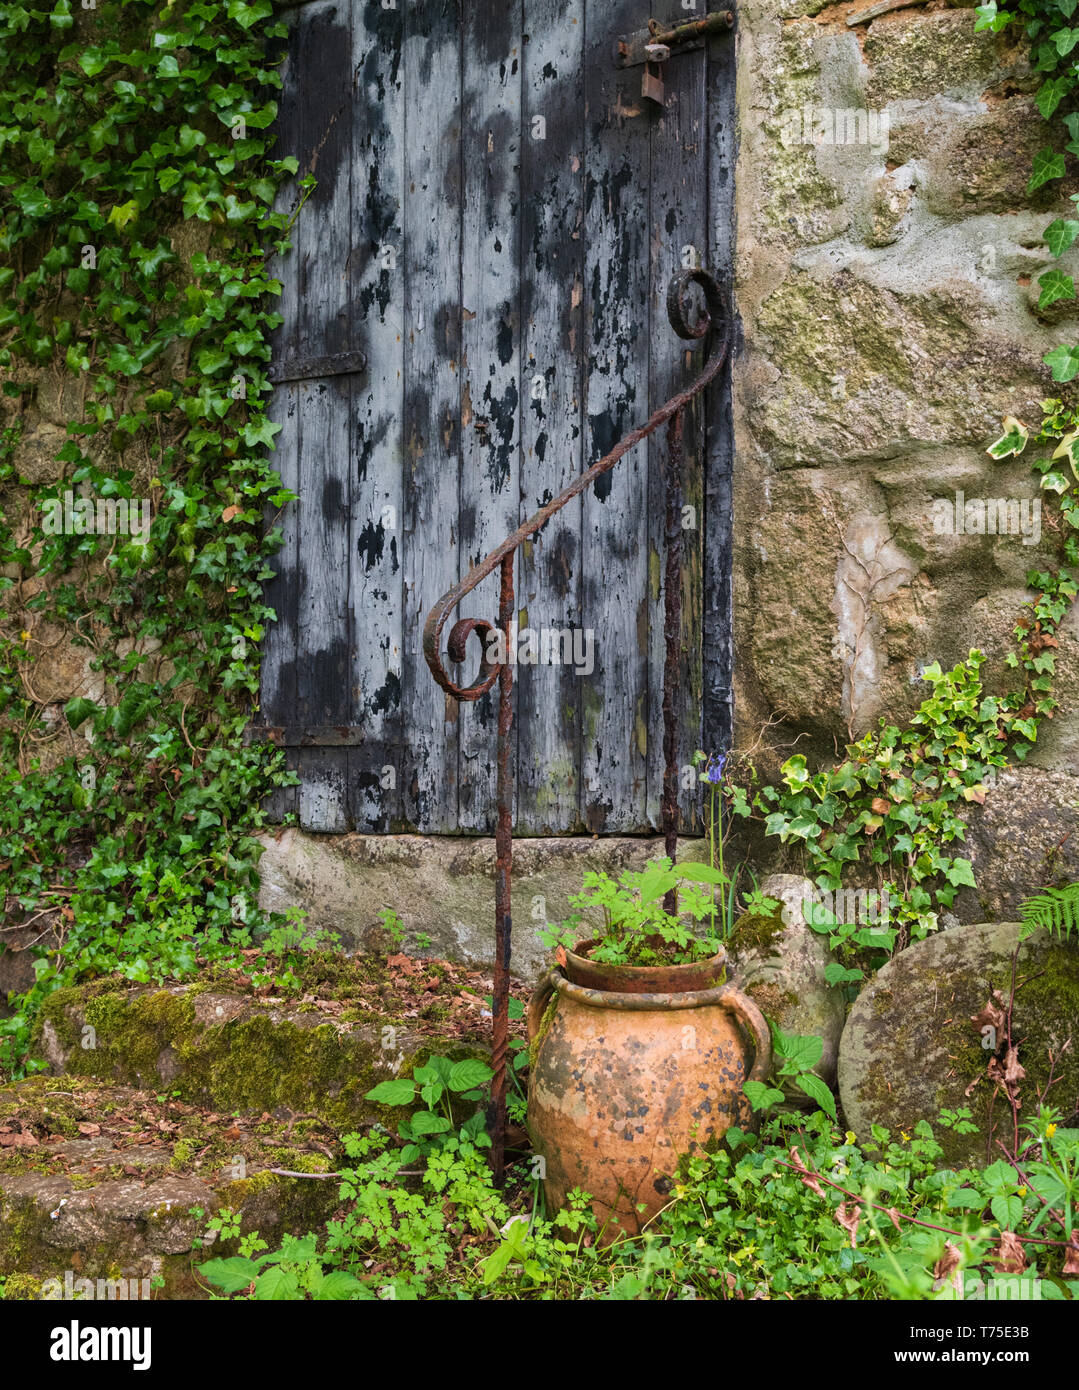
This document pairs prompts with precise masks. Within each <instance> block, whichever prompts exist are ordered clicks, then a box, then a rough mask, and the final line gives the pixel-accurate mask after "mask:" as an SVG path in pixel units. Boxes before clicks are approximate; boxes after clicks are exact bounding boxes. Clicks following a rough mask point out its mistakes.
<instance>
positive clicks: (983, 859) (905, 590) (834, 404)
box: [734, 0, 1079, 920]
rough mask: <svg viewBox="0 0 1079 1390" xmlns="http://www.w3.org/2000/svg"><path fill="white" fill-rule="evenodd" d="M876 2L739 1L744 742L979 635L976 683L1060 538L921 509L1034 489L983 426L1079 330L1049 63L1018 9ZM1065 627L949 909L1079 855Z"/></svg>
mask: <svg viewBox="0 0 1079 1390" xmlns="http://www.w3.org/2000/svg"><path fill="white" fill-rule="evenodd" d="M867 8H868V6H867V5H864V4H862V3H861V0H858V3H855V4H846V3H844V4H838V5H830V6H827V7H822V6H821V5H819V4H815V3H814V2H813V0H808V3H806V0H788V3H783V0H778V3H777V0H765V3H759V0H752V2H751V3H746V4H744V5H743V6H742V7H741V8H740V10H739V42H740V45H741V49H740V54H741V56H740V60H739V92H738V107H739V112H740V154H739V163H738V170H737V180H736V190H737V209H738V224H737V252H738V254H737V289H736V294H737V303H738V307H739V311H740V314H741V319H742V325H743V331H744V335H745V341H744V350H743V352H742V355H741V357H740V359H739V361H738V363H737V365H736V370H735V377H734V390H735V410H736V431H737V443H736V447H737V455H736V475H737V476H736V520H735V537H736V540H735V544H736V547H737V552H736V553H737V558H736V588H735V624H736V662H735V667H736V679H737V700H736V708H737V719H738V741H739V742H740V743H741V744H746V743H751V742H753V741H755V739H756V737H757V735H758V733H759V731H760V729H761V727H762V726H763V725H765V724H766V723H767V722H768V721H773V725H772V727H771V728H770V729H769V731H768V738H767V743H768V744H769V746H770V747H771V748H772V749H773V750H775V761H774V762H773V763H772V765H771V767H770V768H769V769H768V770H769V771H773V770H774V766H775V763H778V761H779V760H780V758H781V757H785V756H788V755H789V752H790V748H791V745H792V744H793V743H794V742H795V741H796V740H797V742H798V749H799V751H801V752H805V753H806V754H807V756H809V758H810V760H811V761H812V759H813V758H814V757H820V758H824V757H827V756H829V755H831V754H833V753H834V751H835V750H836V748H837V747H838V748H839V749H841V748H842V745H843V743H844V742H845V741H846V740H847V738H848V737H849V736H850V735H851V734H853V735H855V736H857V735H860V734H861V733H863V732H865V731H866V730H867V729H869V728H871V727H873V726H874V724H875V722H876V720H877V718H878V717H880V716H885V717H886V718H887V719H888V720H889V721H894V722H902V721H903V720H904V719H905V717H906V716H907V715H909V714H910V712H911V711H912V710H913V709H914V708H915V707H916V705H917V704H918V703H919V702H920V700H921V699H922V697H923V694H924V692H925V690H926V687H925V686H924V685H922V684H921V682H920V680H919V676H920V673H921V671H922V670H923V669H924V667H925V666H926V665H927V664H929V663H931V662H933V661H935V660H939V661H940V663H941V665H942V666H945V667H947V666H951V665H953V664H954V663H955V662H956V661H958V660H960V659H961V658H963V657H964V656H965V655H966V654H967V651H968V649H969V648H970V647H972V646H977V647H980V648H982V649H983V650H984V651H985V652H986V654H987V656H988V660H987V662H986V666H985V668H984V674H985V678H986V683H987V686H988V687H989V689H1000V690H1003V689H1007V688H1009V682H1008V677H1007V672H1006V670H1005V668H1004V666H1003V662H1002V658H1003V655H1004V654H1005V652H1006V651H1007V650H1008V648H1009V645H1010V642H1011V633H1012V627H1013V625H1014V623H1015V620H1016V618H1017V617H1018V616H1019V613H1020V610H1021V608H1022V605H1023V603H1024V602H1025V601H1026V600H1027V599H1028V598H1029V597H1030V594H1029V593H1028V591H1027V589H1026V587H1025V577H1026V573H1027V571H1028V570H1029V569H1031V568H1036V567H1046V566H1049V567H1052V566H1053V565H1054V563H1055V562H1054V558H1053V547H1052V544H1051V537H1049V536H1048V535H1047V534H1046V535H1044V536H1043V537H1042V539H1041V541H1040V543H1036V539H1037V531H1038V526H1037V524H1036V514H1035V513H1034V512H1033V511H1032V510H1028V512H1027V517H1028V520H1029V522H1030V525H1029V528H1028V529H1029V530H1030V534H1029V535H1028V536H1027V537H1023V536H1022V535H1003V536H1001V535H977V534H937V532H936V529H935V526H934V501H935V499H948V500H949V501H952V502H953V503H954V498H955V494H956V493H957V492H962V493H963V494H964V496H965V498H969V499H989V498H1000V497H1006V498H1010V499H1016V500H1020V499H1024V498H1026V499H1034V498H1036V497H1037V496H1038V489H1037V482H1036V479H1035V478H1034V476H1033V475H1032V474H1031V472H1030V453H1032V452H1033V450H1028V453H1027V455H1026V456H1024V457H1023V458H1021V459H1019V460H1010V461H1009V462H1007V463H996V462H994V461H993V460H992V459H990V458H989V457H988V456H987V455H986V453H985V449H986V446H987V445H988V444H989V443H990V442H991V441H992V440H993V439H995V438H997V437H998V436H999V435H1000V434H1001V433H1002V430H1001V428H1000V426H1001V420H1002V418H1003V416H1004V415H1005V414H1013V415H1016V416H1018V417H1019V418H1020V419H1021V420H1023V421H1025V422H1026V423H1027V424H1028V425H1031V426H1036V425H1037V424H1038V423H1039V422H1040V420H1041V411H1040V409H1039V405H1038V403H1039V401H1040V400H1042V399H1043V398H1045V397H1050V396H1059V395H1060V394H1061V391H1062V389H1064V388H1060V387H1054V385H1053V383H1052V379H1051V376H1050V373H1049V371H1048V369H1047V368H1046V367H1044V366H1043V364H1042V360H1041V359H1042V357H1043V354H1044V353H1045V352H1047V351H1048V350H1049V349H1050V348H1052V347H1054V346H1056V345H1057V344H1058V343H1060V342H1062V341H1068V342H1074V341H1075V340H1076V337H1077V336H1079V325H1077V324H1076V322H1075V320H1074V318H1071V319H1067V318H1064V317H1063V312H1062V311H1069V305H1068V304H1067V303H1065V304H1063V305H1059V304H1058V305H1056V306H1053V308H1051V309H1049V310H1047V311H1045V312H1039V311H1038V309H1037V300H1038V293H1039V291H1038V286H1037V277H1038V276H1039V275H1040V274H1041V273H1042V271H1043V270H1044V269H1046V268H1047V267H1048V266H1049V265H1050V264H1054V262H1052V260H1051V257H1050V255H1049V252H1048V250H1047V249H1046V247H1045V246H1044V244H1043V242H1042V232H1043V230H1044V228H1045V226H1046V225H1047V224H1048V222H1049V221H1051V220H1052V218H1053V217H1054V216H1057V215H1065V216H1066V215H1068V212H1069V211H1070V210H1071V208H1072V205H1071V204H1070V203H1069V202H1068V200H1067V197H1066V195H1067V194H1068V193H1070V192H1073V191H1074V189H1075V185H1074V184H1072V185H1070V186H1065V187H1063V188H1062V187H1061V185H1060V184H1059V183H1057V184H1055V185H1052V186H1050V187H1047V188H1045V189H1042V190H1039V192H1038V193H1036V194H1034V195H1033V196H1029V195H1028V194H1027V193H1026V185H1027V180H1028V178H1029V174H1030V168H1031V162H1032V159H1033V156H1034V153H1035V152H1036V151H1037V150H1038V149H1039V148H1041V147H1042V146H1043V145H1045V144H1046V143H1047V142H1048V137H1049V131H1050V129H1051V128H1050V127H1048V126H1047V125H1046V123H1045V122H1044V121H1043V120H1042V118H1041V116H1040V114H1039V113H1038V111H1037V109H1036V107H1035V106H1034V103H1033V99H1032V93H1033V92H1034V91H1035V90H1036V89H1037V87H1038V86H1039V85H1040V78H1039V77H1038V76H1037V75H1035V74H1032V73H1031V71H1030V66H1029V62H1028V58H1027V54H1026V51H1025V48H1024V47H1023V46H1022V45H1021V44H1017V43H1016V42H1015V40H1014V39H1013V36H1012V34H1011V33H1007V34H1004V35H992V34H988V33H983V34H978V33H975V14H974V12H973V10H972V9H967V8H949V7H946V6H944V5H942V4H939V3H936V2H934V3H932V4H930V5H927V6H911V7H908V8H903V9H899V10H896V11H893V12H891V13H888V14H885V15H882V16H881V17H879V18H877V19H875V20H873V21H872V22H871V23H869V24H859V25H855V26H850V25H848V24H847V19H848V17H849V16H850V15H851V14H852V13H856V12H857V11H859V10H864V9H867ZM807 105H809V106H811V107H812V108H813V109H812V110H809V111H807V110H806V107H807ZM796 113H801V119H800V120H799V119H797V115H796ZM859 113H861V114H859ZM837 137H838V140H839V141H841V143H837ZM1070 259H1072V258H1071V254H1070V253H1069V256H1066V257H1065V260H1064V269H1065V270H1067V271H1069V272H1072V271H1073V266H1072V265H1069V264H1068V262H1069V260H1070ZM1074 306H1075V301H1071V305H1070V308H1071V309H1074ZM1047 510H1048V509H1047ZM1076 654H1077V645H1076V615H1075V613H1074V612H1073V613H1072V614H1071V615H1070V616H1069V617H1068V619H1067V620H1066V622H1065V624H1064V628H1063V631H1062V633H1061V648H1060V652H1059V660H1058V672H1059V691H1058V694H1059V698H1060V699H1061V701H1062V704H1063V708H1062V710H1061V711H1060V712H1058V714H1057V717H1056V718H1055V719H1054V720H1053V721H1052V722H1051V723H1047V724H1046V725H1045V727H1044V730H1043V733H1042V735H1041V737H1040V739H1039V744H1038V747H1037V750H1036V751H1035V752H1034V753H1033V754H1032V755H1031V757H1030V759H1029V761H1030V763H1031V764H1032V766H1030V767H1028V768H1020V769H1018V770H1017V771H1016V772H1015V773H1008V774H1007V775H1006V776H1005V778H1004V779H1002V782H1001V786H1000V787H999V788H998V789H997V790H996V794H995V795H990V797H989V799H988V802H987V805H986V807H985V808H984V809H983V810H981V811H979V812H977V813H976V819H977V821H978V822H984V825H981V826H980V825H979V824H976V825H975V828H974V834H973V837H972V844H971V849H972V851H973V859H974V863H975V871H976V873H977V872H978V871H979V868H980V866H981V865H982V864H983V863H985V865H986V870H987V875H988V877H987V882H986V887H985V889H984V890H981V891H980V892H979V893H977V894H976V893H974V892H972V891H970V890H967V891H966V892H965V893H964V894H963V895H962V898H963V901H962V902H961V904H960V907H959V911H960V915H961V916H964V917H965V918H966V920H981V919H982V918H984V917H985V916H986V915H996V914H998V913H1001V912H1004V913H1006V912H1007V910H1008V909H1009V907H1010V908H1012V909H1014V904H1015V902H1016V900H1017V899H1018V898H1019V897H1021V896H1022V895H1023V893H1024V892H1026V891H1029V890H1030V889H1032V888H1034V887H1037V886H1039V885H1040V884H1041V883H1044V882H1045V881H1046V871H1047V868H1049V869H1050V870H1051V871H1052V876H1058V875H1060V874H1063V873H1071V874H1072V875H1073V876H1074V875H1075V873H1076V871H1077V870H1079V853H1077V851H1076V849H1075V848H1074V847H1073V842H1074V841H1075V840H1076V837H1075V836H1074V835H1073V834H1072V835H1071V840H1069V838H1068V837H1069V834H1071V832H1073V831H1074V830H1075V829H1077V828H1079V825H1077V817H1076V812H1075V808H1074V805H1073V802H1074V800H1075V797H1076V795H1077V794H1079V781H1077V780H1076V777H1077V775H1079V706H1077V702H1076V698H1075V696H1076V693H1077V687H1079V663H1077V661H1076ZM1046 770H1049V771H1051V773H1052V774H1053V775H1052V776H1050V777H1046V776H1045V771H1046ZM1013 849H1014V850H1015V857H1014V860H1013V861H1012V862H1013V863H1014V866H1015V874H1014V877H1013V876H1012V875H1011V874H1010V873H1009V851H1010V850H1013ZM994 850H995V852H996V854H997V855H998V856H999V855H1000V854H1001V852H1002V851H1003V853H1004V856H1005V857H1004V861H1003V863H1002V862H1001V861H1000V860H999V859H998V861H997V862H996V863H995V864H993V865H992V866H991V867H990V865H989V863H988V856H989V855H990V853H992V852H993V851H994ZM989 879H991V880H992V882H989V881H988V880H989ZM979 899H980V900H979Z"/></svg>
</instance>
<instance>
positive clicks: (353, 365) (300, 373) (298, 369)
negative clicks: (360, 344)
mask: <svg viewBox="0 0 1079 1390" xmlns="http://www.w3.org/2000/svg"><path fill="white" fill-rule="evenodd" d="M366 368H367V354H366V353H363V352H334V353H331V354H330V356H329V357H285V358H282V360H281V361H280V362H271V363H270V370H269V371H268V372H267V376H268V377H269V378H270V380H271V381H272V382H273V384H274V385H275V386H280V384H281V383H282V382H283V381H311V380H313V379H315V378H317V377H320V376H348V375H349V374H350V373H353V372H362V371H365V370H366Z"/></svg>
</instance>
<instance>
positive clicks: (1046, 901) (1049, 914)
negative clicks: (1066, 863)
mask: <svg viewBox="0 0 1079 1390" xmlns="http://www.w3.org/2000/svg"><path fill="white" fill-rule="evenodd" d="M1019 911H1020V913H1021V914H1022V918H1023V927H1022V930H1021V931H1020V933H1019V939H1020V941H1025V940H1026V939H1027V937H1029V936H1032V935H1033V934H1034V933H1035V932H1036V931H1047V932H1049V933H1050V934H1051V935H1056V936H1059V937H1060V938H1061V940H1062V941H1066V940H1068V938H1069V937H1071V936H1077V937H1079V883H1068V884H1066V885H1065V886H1064V887H1063V888H1046V889H1044V890H1043V891H1042V892H1041V893H1035V894H1034V896H1033V897H1030V898H1027V899H1026V901H1025V902H1023V903H1022V904H1021V906H1020V908H1019Z"/></svg>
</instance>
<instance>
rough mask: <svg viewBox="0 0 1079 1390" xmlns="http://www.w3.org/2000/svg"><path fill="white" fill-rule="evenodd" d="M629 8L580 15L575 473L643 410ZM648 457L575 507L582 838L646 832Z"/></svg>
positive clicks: (624, 464)
mask: <svg viewBox="0 0 1079 1390" xmlns="http://www.w3.org/2000/svg"><path fill="white" fill-rule="evenodd" d="M641 15H642V11H641V8H640V4H639V0H614V3H611V0H602V2H601V3H597V0H593V3H592V4H590V5H589V6H588V12H587V20H586V28H585V34H586V46H585V131H586V139H585V159H586V177H585V206H584V226H585V237H586V249H585V283H584V294H585V345H584V353H585V367H586V373H587V380H586V386H585V410H586V413H587V421H588V436H587V440H586V449H587V451H588V458H587V460H586V461H587V463H593V462H595V461H596V460H597V459H598V458H600V457H602V456H603V455H604V454H605V453H607V451H608V450H609V449H610V448H611V447H612V446H613V445H614V444H616V443H617V442H618V440H619V439H620V438H621V437H622V435H623V434H625V433H626V432H627V431H628V430H629V429H631V428H633V426H635V425H637V424H639V423H640V422H641V421H642V420H643V419H644V417H645V416H646V414H647V407H648V331H649V327H648V220H647V198H648V175H649V168H648V166H649V148H648V144H649V142H648V120H649V117H648V116H647V114H646V112H645V111H644V109H643V106H644V103H643V101H642V98H641V94H640V89H641V69H640V68H629V69H625V70H620V69H618V68H616V67H615V66H614V63H613V61H612V53H613V43H614V39H615V37H616V36H617V35H618V34H620V33H626V32H632V31H633V30H634V29H637V28H639V27H640V25H641ZM647 506H648V453H647V450H646V449H643V448H636V449H634V450H632V451H631V452H630V453H629V454H627V455H626V456H625V457H624V458H622V459H621V460H620V461H619V462H618V464H617V465H616V466H615V468H614V470H613V471H612V472H611V473H608V474H607V475H606V476H605V477H603V478H601V479H600V480H599V483H598V485H597V486H596V487H595V488H594V489H592V490H590V491H589V492H588V493H587V495H586V496H585V498H584V523H583V546H582V566H583V589H584V592H583V621H584V626H585V628H586V629H592V630H593V631H594V632H595V651H596V669H595V672H594V674H593V676H592V678H591V679H590V680H589V681H588V682H582V694H583V700H582V704H583V721H582V724H583V727H582V740H583V754H582V777H583V811H584V820H585V823H586V825H587V827H588V828H589V829H590V830H592V831H594V832H607V833H609V834H610V833H620V832H623V833H624V832H632V831H637V830H642V829H644V828H646V825H647V816H646V804H645V802H646V797H645V793H646V782H647V753H648V739H649V732H650V731H649V729H648V716H649V710H648V593H647V583H648V526H647Z"/></svg>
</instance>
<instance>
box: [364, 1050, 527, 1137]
mask: <svg viewBox="0 0 1079 1390" xmlns="http://www.w3.org/2000/svg"><path fill="white" fill-rule="evenodd" d="M519 1055H521V1054H519ZM492 1075H493V1072H492V1071H491V1068H490V1067H489V1066H488V1065H487V1064H486V1062H481V1061H479V1060H478V1059H476V1058H473V1057H466V1058H465V1059H464V1060H463V1061H460V1062H451V1061H450V1060H449V1058H448V1057H429V1058H428V1059H427V1061H426V1062H425V1063H424V1065H423V1066H419V1067H416V1068H414V1070H413V1072H412V1076H411V1077H398V1078H397V1079H395V1080H393V1081H382V1082H380V1083H379V1084H378V1085H377V1086H375V1087H374V1088H373V1089H372V1090H370V1091H368V1092H367V1094H366V1096H365V1099H366V1100H374V1101H378V1102H379V1104H380V1105H394V1106H400V1105H409V1106H410V1105H415V1104H416V1103H417V1102H419V1103H421V1104H422V1105H423V1106H424V1107H425V1108H424V1109H422V1110H415V1111H413V1113H412V1114H411V1115H409V1116H408V1117H407V1118H406V1119H403V1120H402V1121H401V1122H400V1124H399V1125H398V1127H397V1133H398V1135H399V1136H400V1137H401V1138H402V1139H403V1140H404V1141H405V1147H404V1149H403V1150H402V1151H401V1154H400V1159H401V1163H402V1164H407V1163H411V1162H412V1161H413V1160H414V1159H416V1158H418V1157H420V1156H421V1155H422V1156H423V1157H425V1158H426V1157H428V1156H429V1155H430V1154H432V1153H455V1152H457V1151H458V1150H459V1149H461V1148H485V1147H487V1146H489V1145H490V1142H491V1140H490V1138H489V1137H488V1134H487V1131H486V1129H485V1128H484V1120H483V1112H482V1111H475V1112H474V1113H473V1114H471V1115H470V1116H469V1117H468V1119H466V1120H465V1122H464V1123H463V1124H460V1125H459V1124H458V1121H457V1118H456V1117H455V1115H454V1110H453V1102H454V1101H455V1100H457V1101H463V1102H465V1103H466V1104H467V1103H469V1102H472V1103H475V1102H477V1101H481V1100H483V1098H484V1092H483V1090H482V1088H483V1087H484V1086H486V1084H487V1082H488V1081H490V1079H491V1077H492Z"/></svg>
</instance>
